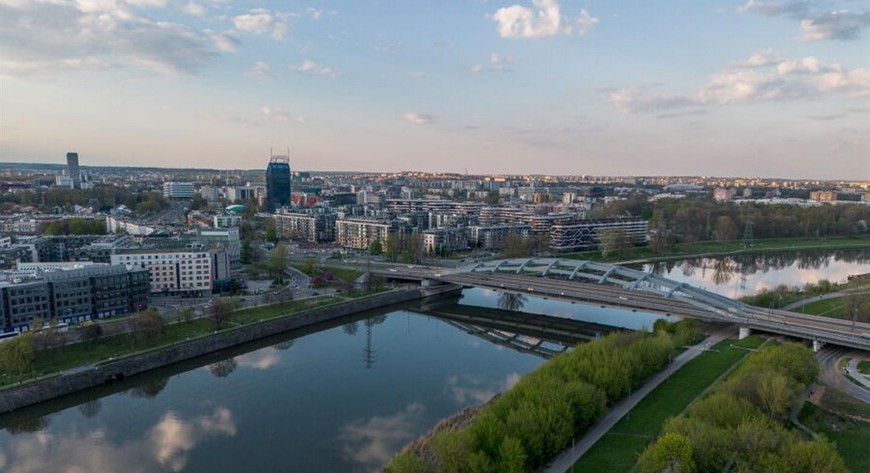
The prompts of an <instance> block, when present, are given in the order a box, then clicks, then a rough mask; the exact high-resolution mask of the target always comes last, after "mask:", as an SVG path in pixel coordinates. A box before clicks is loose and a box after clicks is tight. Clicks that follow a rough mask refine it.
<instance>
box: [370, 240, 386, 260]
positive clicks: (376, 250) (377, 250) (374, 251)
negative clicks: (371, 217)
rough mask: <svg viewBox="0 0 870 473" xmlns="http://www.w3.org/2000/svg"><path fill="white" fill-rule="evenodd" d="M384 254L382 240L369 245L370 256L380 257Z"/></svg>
mask: <svg viewBox="0 0 870 473" xmlns="http://www.w3.org/2000/svg"><path fill="white" fill-rule="evenodd" d="M383 252H384V247H383V245H381V240H375V241H373V242H372V244H371V245H369V254H370V255H373V256H378V255H380V254H382V253H383Z"/></svg>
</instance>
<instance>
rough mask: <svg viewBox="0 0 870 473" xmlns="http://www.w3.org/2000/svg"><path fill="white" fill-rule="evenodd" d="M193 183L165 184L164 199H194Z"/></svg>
mask: <svg viewBox="0 0 870 473" xmlns="http://www.w3.org/2000/svg"><path fill="white" fill-rule="evenodd" d="M193 192H194V190H193V183H192V182H164V183H163V197H166V198H167V199H189V198H191V197H193Z"/></svg>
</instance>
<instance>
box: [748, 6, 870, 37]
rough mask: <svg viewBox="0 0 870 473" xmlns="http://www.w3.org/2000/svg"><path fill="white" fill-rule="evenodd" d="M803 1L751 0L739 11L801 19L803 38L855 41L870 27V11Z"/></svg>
mask: <svg viewBox="0 0 870 473" xmlns="http://www.w3.org/2000/svg"><path fill="white" fill-rule="evenodd" d="M811 5H812V4H811V3H809V2H802V1H793V2H786V3H780V2H761V1H757V0H749V1H747V2H746V3H745V4H743V5H742V6H740V7H737V12H738V13H746V12H752V11H755V12H758V13H760V14H762V15H766V16H781V17H785V18H789V19H792V20H796V21H799V22H800V23H799V24H800V29H801V32H802V35H801V40H802V41H825V40H838V41H855V40H858V39H860V38H861V34H862V32H863V31H864V29H865V28H867V27H870V11H864V12H861V13H856V12H851V11H849V10H846V9H841V10H831V9H830V8H826V9H824V10H823V9H822V8H825V5H814V7H816V8H815V9H814V8H811Z"/></svg>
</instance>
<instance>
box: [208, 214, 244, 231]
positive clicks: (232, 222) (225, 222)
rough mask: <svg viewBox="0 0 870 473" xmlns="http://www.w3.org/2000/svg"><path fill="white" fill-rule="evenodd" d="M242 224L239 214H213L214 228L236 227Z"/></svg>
mask: <svg viewBox="0 0 870 473" xmlns="http://www.w3.org/2000/svg"><path fill="white" fill-rule="evenodd" d="M241 224H242V216H241V215H233V214H218V215H215V216H214V227H215V228H227V227H238V226H239V225H241Z"/></svg>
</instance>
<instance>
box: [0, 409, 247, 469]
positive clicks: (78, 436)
mask: <svg viewBox="0 0 870 473" xmlns="http://www.w3.org/2000/svg"><path fill="white" fill-rule="evenodd" d="M39 430H40V432H37V433H33V434H28V435H20V436H16V437H13V438H11V439H8V440H7V441H6V442H4V443H3V445H2V446H0V469H2V468H4V467H5V466H6V465H9V466H11V467H12V471H15V472H20V473H42V472H50V471H68V472H79V471H81V472H84V471H94V472H97V471H99V472H120V471H123V472H125V473H138V472H143V473H145V472H151V471H157V470H169V471H173V472H178V471H182V470H183V469H184V468H185V466H186V464H187V459H188V455H189V453H190V451H191V450H193V449H194V448H195V447H196V446H197V445H198V444H199V443H201V442H203V441H205V440H206V439H207V438H209V437H216V436H226V437H233V436H235V435H236V423H235V420H234V419H233V415H232V413H231V412H230V410H229V409H226V408H223V407H215V408H214V409H213V410H212V411H211V412H210V413H206V414H203V415H199V416H194V417H185V416H183V415H181V414H178V413H176V412H174V411H166V412H165V414H164V415H163V416H162V417H161V418H160V420H159V421H158V422H157V423H156V424H154V425H153V426H151V427H150V428H148V429H146V431H145V432H144V433H142V434H140V435H139V437H138V438H137V437H134V438H132V439H130V438H128V439H125V440H118V439H117V438H116V437H115V436H113V435H109V433H108V432H107V431H106V430H104V429H96V430H92V431H89V432H83V431H81V430H80V429H78V428H72V429H70V430H68V431H65V432H58V431H53V432H44V431H45V430H46V426H42V427H41V428H40V429H39ZM4 464H5V465H4Z"/></svg>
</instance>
